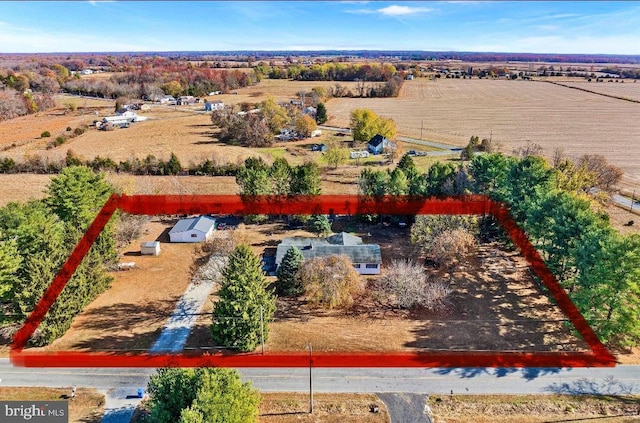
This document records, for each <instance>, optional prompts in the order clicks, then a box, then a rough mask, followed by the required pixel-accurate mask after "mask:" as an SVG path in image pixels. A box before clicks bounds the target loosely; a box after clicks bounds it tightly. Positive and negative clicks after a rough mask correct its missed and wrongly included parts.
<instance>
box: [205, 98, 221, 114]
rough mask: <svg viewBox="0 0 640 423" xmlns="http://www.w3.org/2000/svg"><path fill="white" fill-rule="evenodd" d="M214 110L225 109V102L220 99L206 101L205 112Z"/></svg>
mask: <svg viewBox="0 0 640 423" xmlns="http://www.w3.org/2000/svg"><path fill="white" fill-rule="evenodd" d="M214 110H224V103H223V102H222V101H220V100H216V101H205V102H204V111H205V112H212V111H214Z"/></svg>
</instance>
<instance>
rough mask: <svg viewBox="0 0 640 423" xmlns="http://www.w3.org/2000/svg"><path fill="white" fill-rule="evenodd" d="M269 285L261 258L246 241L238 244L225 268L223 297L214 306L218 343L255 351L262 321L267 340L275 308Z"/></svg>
mask: <svg viewBox="0 0 640 423" xmlns="http://www.w3.org/2000/svg"><path fill="white" fill-rule="evenodd" d="M266 287H267V282H266V280H265V277H264V274H263V273H262V266H261V263H260V258H259V257H258V256H257V255H255V254H254V253H253V252H252V251H251V248H249V246H247V245H244V244H241V245H239V246H238V247H236V249H235V250H234V251H233V252H232V253H231V255H229V264H228V265H227V267H226V268H225V269H224V271H223V281H222V286H221V288H220V291H219V292H218V295H219V297H220V300H219V301H218V302H217V303H216V305H215V308H214V309H213V324H212V326H211V333H212V335H213V339H214V341H215V342H216V343H217V344H218V345H223V346H225V347H229V348H235V349H238V350H239V351H241V352H248V351H253V350H254V349H255V348H256V347H257V346H258V345H259V344H260V340H261V332H262V324H264V339H265V341H266V339H267V335H268V333H269V331H268V322H270V321H271V319H272V316H273V312H274V311H275V309H276V305H275V298H274V297H273V295H272V294H271V293H270V292H268V291H267V289H266ZM261 315H262V319H261Z"/></svg>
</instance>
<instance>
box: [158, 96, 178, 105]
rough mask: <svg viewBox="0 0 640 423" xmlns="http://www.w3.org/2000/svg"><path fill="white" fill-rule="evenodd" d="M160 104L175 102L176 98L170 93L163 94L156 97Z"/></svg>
mask: <svg viewBox="0 0 640 423" xmlns="http://www.w3.org/2000/svg"><path fill="white" fill-rule="evenodd" d="M158 102H159V103H160V104H176V99H175V97H174V96H172V95H165V96H162V97H160V98H159V99H158Z"/></svg>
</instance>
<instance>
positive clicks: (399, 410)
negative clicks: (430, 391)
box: [378, 392, 431, 423]
mask: <svg viewBox="0 0 640 423" xmlns="http://www.w3.org/2000/svg"><path fill="white" fill-rule="evenodd" d="M378 398H380V399H381V400H382V401H383V402H384V403H385V405H386V406H387V410H388V411H389V417H390V418H391V423H405V422H412V423H431V419H430V418H429V414H428V412H427V410H428V407H427V395H422V394H398V393H392V392H382V393H379V394H378Z"/></svg>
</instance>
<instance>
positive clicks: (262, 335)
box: [260, 306, 264, 355]
mask: <svg viewBox="0 0 640 423" xmlns="http://www.w3.org/2000/svg"><path fill="white" fill-rule="evenodd" d="M260 343H261V344H262V355H264V308H263V307H262V306H260Z"/></svg>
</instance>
